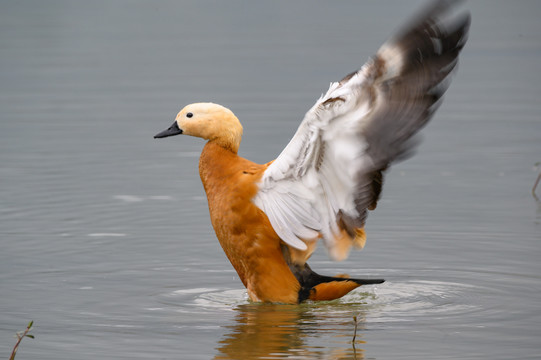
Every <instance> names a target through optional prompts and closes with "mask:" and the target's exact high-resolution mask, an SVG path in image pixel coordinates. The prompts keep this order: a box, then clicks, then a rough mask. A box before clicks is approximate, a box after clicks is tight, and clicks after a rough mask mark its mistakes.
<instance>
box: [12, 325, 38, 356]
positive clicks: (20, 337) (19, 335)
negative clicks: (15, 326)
mask: <svg viewBox="0 0 541 360" xmlns="http://www.w3.org/2000/svg"><path fill="white" fill-rule="evenodd" d="M32 325H34V321H30V322H29V323H28V325H27V326H26V330H24V331H19V332H17V334H16V335H17V343H15V346H14V347H13V351H12V352H11V356H10V357H9V360H13V359H15V354H16V353H17V350H19V345H20V344H21V341H22V340H23V338H25V337H28V338H30V339H33V338H34V335H31V334H29V332H30V330H32Z"/></svg>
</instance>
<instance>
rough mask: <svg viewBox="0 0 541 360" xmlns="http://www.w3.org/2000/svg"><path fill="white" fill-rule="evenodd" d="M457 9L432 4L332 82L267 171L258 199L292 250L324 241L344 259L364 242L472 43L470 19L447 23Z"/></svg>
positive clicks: (463, 17) (335, 255) (464, 16)
mask: <svg viewBox="0 0 541 360" xmlns="http://www.w3.org/2000/svg"><path fill="white" fill-rule="evenodd" d="M452 4H453V2H437V3H435V4H434V5H432V6H431V7H430V8H429V9H427V10H425V12H424V13H423V14H422V15H421V16H419V17H418V19H417V21H415V22H413V25H410V26H409V27H407V28H406V29H405V30H403V31H401V32H399V35H398V36H397V37H395V38H394V39H391V40H390V41H388V42H386V43H385V44H384V45H383V46H382V47H381V48H380V49H379V50H378V52H377V53H376V55H375V56H374V57H372V58H371V59H370V60H369V61H368V62H367V63H366V64H365V65H364V66H363V67H362V68H361V69H360V70H359V71H357V72H354V73H351V74H350V75H348V76H346V77H345V78H344V79H342V80H341V81H339V82H336V83H332V84H331V85H330V88H329V90H328V91H327V93H326V94H324V95H323V96H322V97H321V98H320V99H319V100H318V101H317V102H316V104H315V105H314V106H313V107H312V108H311V109H310V110H309V111H308V112H307V113H306V115H305V117H304V120H303V121H302V123H301V125H300V127H299V129H298V130H297V132H296V133H295V135H294V136H293V138H292V140H291V141H290V143H289V144H288V145H287V146H286V148H285V149H284V150H283V152H282V153H281V154H280V155H279V156H278V158H277V159H276V160H275V161H274V162H273V163H271V164H270V165H269V166H268V168H267V169H266V171H265V172H264V174H263V176H262V178H261V181H260V183H259V190H258V192H257V194H256V196H255V198H254V202H255V204H256V205H257V206H258V207H259V208H260V209H261V210H263V211H264V212H265V214H266V215H267V216H268V218H269V220H270V222H271V224H272V226H273V228H274V230H275V231H276V233H277V234H278V236H279V237H280V238H281V239H282V240H283V241H284V242H285V243H286V244H288V245H289V246H290V247H293V248H295V249H298V250H301V251H305V250H307V249H308V247H307V243H309V242H311V241H315V240H317V239H319V238H323V240H324V242H325V245H326V247H327V249H328V251H329V253H330V255H331V256H332V257H333V258H335V259H343V258H344V257H346V256H347V254H348V252H349V249H350V247H351V246H352V245H357V246H358V247H362V246H364V239H365V237H364V231H363V227H364V223H365V219H366V216H367V211H368V210H372V209H374V208H375V207H376V204H377V201H378V197H379V194H380V191H381V186H382V181H383V172H384V171H385V169H387V167H388V166H389V165H390V164H391V163H393V162H394V161H397V160H399V159H401V158H404V157H405V156H407V155H408V154H409V153H411V151H412V149H413V147H414V146H415V141H414V135H415V134H416V133H417V132H418V131H419V129H421V128H422V127H423V126H424V125H425V124H426V122H427V121H428V120H429V119H430V118H431V117H432V115H433V114H434V112H435V110H436V109H437V108H438V106H439V105H440V103H441V97H442V95H443V93H444V92H445V91H446V89H447V87H448V85H449V82H450V79H449V74H450V73H451V72H452V70H453V69H454V68H455V66H456V65H457V61H458V54H459V52H460V50H461V49H462V47H463V46H464V44H465V42H466V37H467V32H468V28H469V22H470V16H469V14H462V15H459V16H454V17H452V18H451V19H447V21H445V22H444V20H443V18H444V17H448V16H449V12H450V10H451V8H452V6H451V5H452ZM310 248H313V247H310Z"/></svg>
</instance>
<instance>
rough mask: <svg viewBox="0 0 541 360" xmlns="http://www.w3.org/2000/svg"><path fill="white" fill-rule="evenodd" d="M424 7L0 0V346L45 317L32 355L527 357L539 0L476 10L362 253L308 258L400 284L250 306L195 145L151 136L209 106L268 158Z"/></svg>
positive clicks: (538, 285) (540, 214)
mask: <svg viewBox="0 0 541 360" xmlns="http://www.w3.org/2000/svg"><path fill="white" fill-rule="evenodd" d="M421 3H422V2H419V1H414V2H413V1H411V2H402V1H384V2H375V1H371V2H358V1H347V2H338V3H337V2H312V1H301V2H294V3H290V2H285V1H284V2H272V3H270V2H269V3H244V2H240V1H239V2H237V1H234V2H227V3H225V2H217V1H214V2H213V1H209V2H176V1H154V2H143V1H92V2H82V1H48V2H41V1H4V2H2V3H1V4H0V49H1V51H0V291H1V297H0V354H6V355H3V356H5V357H7V356H8V355H7V354H9V352H10V351H11V347H12V346H13V344H14V341H15V339H14V338H13V334H14V332H15V331H18V330H22V329H23V328H24V326H25V325H26V324H27V323H28V321H29V320H31V319H32V320H34V322H35V329H34V331H33V333H34V334H35V335H36V339H34V340H30V339H25V340H24V342H23V344H22V346H21V348H20V351H19V353H18V355H17V359H19V360H22V359H44V360H47V359H95V358H100V357H101V358H107V359H149V358H150V359H155V358H159V359H209V358H216V359H250V358H286V357H287V358H292V359H314V358H316V359H363V358H365V359H396V358H400V359H410V358H411V359H418V358H430V359H457V358H460V359H534V358H538V357H539V353H540V351H541V345H540V344H539V338H540V336H541V305H540V301H539V299H540V294H541V275H540V274H541V271H540V270H541V265H539V258H540V257H541V247H540V242H539V241H540V240H541V205H540V204H539V203H537V202H536V201H535V200H534V199H533V197H532V196H531V194H530V190H531V187H532V186H533V183H534V180H535V178H536V177H537V174H538V173H539V171H540V168H539V166H538V165H536V163H537V162H539V161H541V120H540V117H539V114H540V113H541V105H540V104H539V98H540V95H541V91H540V90H541V89H540V86H539V84H540V82H541V71H539V64H540V63H541V39H540V38H539V34H540V33H541V25H540V22H539V21H538V17H539V14H540V13H541V6H540V5H539V3H538V2H535V1H520V2H513V3H511V2H504V1H475V2H471V3H468V4H466V5H465V6H464V8H468V9H470V10H471V12H472V16H473V23H472V28H471V37H470V41H469V43H468V45H467V47H466V49H465V50H464V52H463V56H462V58H461V64H460V71H459V73H458V74H457V76H456V77H455V79H454V82H453V84H452V86H451V88H450V90H449V92H448V94H447V97H446V100H445V103H444V105H443V106H442V107H441V109H440V111H439V112H438V114H437V116H436V117H435V118H434V120H433V121H432V123H431V124H430V125H429V126H428V127H427V128H426V129H425V131H424V134H425V141H424V142H423V144H422V146H421V147H420V149H419V151H418V153H417V155H416V156H415V157H414V158H412V159H410V160H408V161H407V162H404V163H401V164H399V165H397V166H396V167H394V168H393V169H391V171H390V172H389V174H388V176H387V180H386V184H385V187H384V192H383V197H382V200H381V202H380V204H379V206H378V209H377V211H375V212H373V213H372V214H370V217H369V220H368V223H367V233H368V242H367V246H366V248H365V249H364V250H363V251H362V252H357V253H354V254H352V255H351V256H350V258H349V259H348V260H347V261H345V262H342V263H334V262H332V261H330V260H328V258H327V256H326V254H325V251H324V250H323V249H320V250H319V251H318V252H317V253H316V254H315V255H314V256H313V258H312V260H311V265H312V267H313V268H314V269H316V270H317V271H319V272H321V273H325V274H335V273H342V272H348V273H350V274H351V275H352V276H378V277H380V276H381V277H384V278H385V279H387V282H386V283H384V284H382V285H378V286H370V287H368V286H367V287H363V288H361V289H358V290H357V291H355V292H353V293H351V294H349V295H348V296H346V297H345V298H343V299H342V300H340V301H334V302H330V303H321V304H303V305H301V306H284V305H261V304H252V303H250V302H249V301H248V300H247V296H246V293H245V290H244V289H243V287H242V284H241V283H240V281H239V280H238V278H237V275H236V273H235V272H234V271H233V269H232V267H231V266H230V264H229V263H228V261H227V259H226V257H225V256H224V254H223V252H222V250H221V249H220V247H219V244H218V242H217V240H216V239H215V236H214V233H213V231H212V228H211V226H210V221H209V219H208V209H207V205H206V200H205V197H204V193H203V189H202V186H201V185H200V181H199V176H198V174H197V161H198V154H199V152H200V150H201V148H202V145H203V144H202V142H201V141H200V140H199V139H192V138H187V137H176V138H171V139H167V140H161V141H157V140H154V139H152V136H153V135H154V134H155V133H157V132H159V131H161V130H162V129H164V128H166V127H167V126H169V125H170V124H171V123H172V121H173V119H174V116H175V114H176V112H177V111H178V110H179V109H180V108H181V107H182V106H184V105H185V104H187V103H190V102H194V101H213V102H217V103H221V104H223V105H226V106H227V107H229V108H231V109H232V110H233V111H234V112H235V113H236V114H237V115H238V117H239V118H240V119H241V121H242V122H243V125H244V129H245V138H244V141H243V143H242V145H241V150H240V153H241V155H243V156H245V157H247V158H249V159H252V160H254V161H258V162H266V161H269V160H271V159H273V158H274V157H275V156H276V155H277V154H278V153H279V152H280V151H281V149H282V148H283V147H284V146H285V145H286V144H287V142H288V140H289V139H290V137H291V136H292V135H293V133H294V131H295V129H296V128H297V126H298V124H299V122H300V120H301V119H302V116H303V114H304V112H305V111H306V110H307V109H308V108H310V107H311V105H312V104H313V102H314V101H315V100H316V99H317V97H318V96H319V94H320V93H321V92H323V91H325V90H326V88H327V86H328V83H329V82H330V81H332V80H338V79H340V78H341V77H342V76H343V75H345V74H347V73H349V72H350V71H352V70H354V69H356V68H358V67H360V66H361V65H362V63H364V61H365V60H366V59H368V57H369V56H370V55H371V54H373V53H374V51H375V50H376V49H377V48H378V46H379V45H380V44H381V43H382V42H383V41H384V40H385V39H386V38H387V36H388V35H390V34H391V32H392V30H393V29H395V28H396V27H397V26H398V25H399V24H401V22H402V21H403V20H404V18H405V17H406V16H407V15H408V14H412V13H413V12H414V9H415V8H417V6H418V5H420V4H421ZM540 192H541V189H539V190H538V194H540ZM354 316H355V317H356V318H357V320H358V330H357V337H356V342H355V344H354V346H353V345H352V343H351V340H352V337H353V331H354V324H353V317H354Z"/></svg>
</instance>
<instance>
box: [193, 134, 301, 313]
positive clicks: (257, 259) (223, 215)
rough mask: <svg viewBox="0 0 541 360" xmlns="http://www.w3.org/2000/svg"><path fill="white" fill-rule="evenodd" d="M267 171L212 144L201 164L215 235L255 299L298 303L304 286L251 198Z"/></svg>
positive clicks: (208, 144)
mask: <svg viewBox="0 0 541 360" xmlns="http://www.w3.org/2000/svg"><path fill="white" fill-rule="evenodd" d="M265 169H266V165H259V164H256V163H253V162H251V161H249V160H246V159H244V158H242V157H240V156H238V155H237V154H235V153H233V152H231V151H230V150H227V149H224V148H223V147H221V146H219V145H216V144H213V143H212V142H208V143H207V144H206V145H205V147H204V149H203V152H202V153H201V158H200V162H199V173H200V176H201V180H202V182H203V186H204V188H205V191H206V193H207V199H208V204H209V211H210V218H211V221H212V225H213V227H214V230H215V232H216V236H217V237H218V240H219V241H220V244H221V246H222V248H223V250H224V252H225V254H226V255H227V257H228V259H229V261H230V262H231V264H232V265H233V267H234V268H235V270H236V271H237V273H238V274H239V277H240V278H241V281H242V282H243V284H244V285H245V286H246V288H247V289H248V294H249V295H250V298H251V299H252V300H254V301H269V302H282V303H296V302H297V299H298V291H299V288H300V285H299V283H298V281H297V279H296V278H295V276H294V275H293V274H292V272H291V271H290V269H289V266H288V265H287V263H286V261H285V260H284V257H283V254H282V250H281V246H280V239H279V237H278V236H277V235H276V233H275V232H274V230H273V228H272V226H271V224H270V222H269V220H268V218H267V216H266V215H265V214H264V213H263V212H262V211H261V210H260V209H259V208H258V207H257V206H255V205H254V203H253V202H252V198H253V197H254V195H255V194H256V192H257V181H258V180H259V179H260V178H261V176H262V174H263V172H264V170H265Z"/></svg>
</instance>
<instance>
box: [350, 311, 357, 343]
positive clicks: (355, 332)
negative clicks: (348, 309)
mask: <svg viewBox="0 0 541 360" xmlns="http://www.w3.org/2000/svg"><path fill="white" fill-rule="evenodd" d="M353 323H354V324H355V328H354V329H353V339H352V340H351V342H352V343H353V347H355V338H357V316H353Z"/></svg>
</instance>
